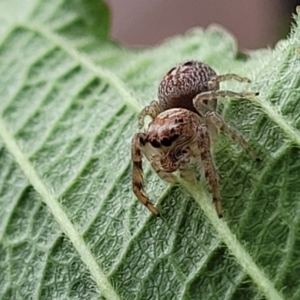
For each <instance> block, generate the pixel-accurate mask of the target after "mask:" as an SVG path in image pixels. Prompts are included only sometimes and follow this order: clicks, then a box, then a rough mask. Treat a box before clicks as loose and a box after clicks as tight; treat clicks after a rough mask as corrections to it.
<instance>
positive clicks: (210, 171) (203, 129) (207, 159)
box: [195, 125, 222, 218]
mask: <svg viewBox="0 0 300 300" xmlns="http://www.w3.org/2000/svg"><path fill="white" fill-rule="evenodd" d="M197 144H198V151H199V152H198V153H195V157H196V159H198V160H199V161H198V163H199V164H202V165H203V169H204V174H205V177H206V180H207V181H208V184H209V187H210V189H211V193H212V197H213V203H214V205H215V208H216V211H217V214H218V216H219V218H222V207H221V196H220V190H219V184H218V177H217V172H216V169H215V166H214V163H213V159H212V156H211V152H210V137H209V132H208V128H207V126H206V125H199V126H198V128H197Z"/></svg>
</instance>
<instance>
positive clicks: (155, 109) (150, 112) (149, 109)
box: [138, 100, 163, 129]
mask: <svg viewBox="0 0 300 300" xmlns="http://www.w3.org/2000/svg"><path fill="white" fill-rule="evenodd" d="M162 111H163V109H162V107H161V105H160V104H159V102H158V101H155V100H154V101H152V102H151V103H150V104H149V105H147V106H146V107H144V108H143V110H142V111H141V112H140V113H139V115H138V126H139V129H141V128H142V127H143V126H144V121H145V117H146V116H150V117H151V118H152V119H155V118H156V117H157V116H158V115H159V114H160V113H161V112H162Z"/></svg>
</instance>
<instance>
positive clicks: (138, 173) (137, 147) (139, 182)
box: [131, 133, 159, 215]
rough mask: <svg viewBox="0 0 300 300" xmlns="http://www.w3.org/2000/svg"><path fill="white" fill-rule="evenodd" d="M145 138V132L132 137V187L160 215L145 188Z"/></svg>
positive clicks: (148, 206) (147, 205) (152, 210)
mask: <svg viewBox="0 0 300 300" xmlns="http://www.w3.org/2000/svg"><path fill="white" fill-rule="evenodd" d="M144 140H145V134H144V133H137V134H136V135H135V136H134V137H133V139H132V145H131V158H132V162H133V167H132V189H133V192H134V193H135V195H136V196H137V198H138V199H139V200H140V201H141V202H142V203H143V204H144V205H145V206H146V207H147V208H148V209H149V210H150V211H151V212H152V213H153V214H155V215H159V211H158V210H157V209H156V208H155V207H154V206H153V204H152V203H151V202H150V201H149V199H148V197H147V195H146V193H145V191H144V188H143V167H142V153H141V141H144Z"/></svg>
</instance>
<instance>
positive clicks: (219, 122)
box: [193, 91, 260, 161]
mask: <svg viewBox="0 0 300 300" xmlns="http://www.w3.org/2000/svg"><path fill="white" fill-rule="evenodd" d="M257 95H258V93H253V92H247V93H235V92H231V91H209V92H204V93H200V94H199V95H197V96H196V97H195V98H194V99H193V103H194V106H195V108H196V109H197V111H198V112H199V114H200V116H202V117H204V118H206V119H208V120H210V121H211V122H212V123H213V124H214V125H215V126H216V128H218V129H219V130H221V131H223V132H224V133H225V134H226V135H228V136H229V137H230V138H231V139H232V140H234V141H235V142H236V143H238V144H240V145H241V146H242V147H243V148H244V149H245V150H246V151H247V152H248V153H249V155H250V156H251V157H252V158H253V159H254V160H256V161H259V160H260V159H259V158H258V156H257V154H256V153H255V151H254V150H253V149H252V147H251V146H250V145H249V144H248V143H247V142H246V141H245V139H244V138H243V137H242V136H241V135H240V134H238V133H237V132H236V131H234V130H233V129H232V128H230V127H229V126H228V125H227V124H226V123H225V121H224V120H223V118H222V117H221V116H220V115H219V114H218V113H217V112H215V111H213V110H211V109H210V108H209V107H208V105H206V104H205V101H210V100H213V99H217V98H219V97H223V98H239V99H244V98H253V97H255V96H257Z"/></svg>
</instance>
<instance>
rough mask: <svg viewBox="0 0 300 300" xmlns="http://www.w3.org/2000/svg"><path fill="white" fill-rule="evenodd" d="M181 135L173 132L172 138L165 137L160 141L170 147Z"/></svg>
mask: <svg viewBox="0 0 300 300" xmlns="http://www.w3.org/2000/svg"><path fill="white" fill-rule="evenodd" d="M178 137H179V134H173V135H172V136H171V138H169V139H168V138H163V139H162V140H161V141H160V142H161V144H162V145H163V146H164V147H170V146H171V145H172V143H173V142H174V141H175V140H177V139H178Z"/></svg>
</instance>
